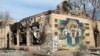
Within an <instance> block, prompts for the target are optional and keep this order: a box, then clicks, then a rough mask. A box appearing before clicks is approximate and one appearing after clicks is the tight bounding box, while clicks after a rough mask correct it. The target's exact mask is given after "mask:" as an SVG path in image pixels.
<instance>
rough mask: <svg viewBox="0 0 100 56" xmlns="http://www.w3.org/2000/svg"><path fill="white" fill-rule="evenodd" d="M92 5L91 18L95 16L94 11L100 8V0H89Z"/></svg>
mask: <svg viewBox="0 0 100 56" xmlns="http://www.w3.org/2000/svg"><path fill="white" fill-rule="evenodd" d="M89 2H90V3H91V4H92V6H93V11H92V19H95V18H96V12H97V10H99V9H100V0H89Z"/></svg>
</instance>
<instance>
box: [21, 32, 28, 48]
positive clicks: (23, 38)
mask: <svg viewBox="0 0 100 56" xmlns="http://www.w3.org/2000/svg"><path fill="white" fill-rule="evenodd" d="M26 44H27V39H26V34H25V33H24V34H22V33H21V35H20V45H23V46H25V45H26Z"/></svg>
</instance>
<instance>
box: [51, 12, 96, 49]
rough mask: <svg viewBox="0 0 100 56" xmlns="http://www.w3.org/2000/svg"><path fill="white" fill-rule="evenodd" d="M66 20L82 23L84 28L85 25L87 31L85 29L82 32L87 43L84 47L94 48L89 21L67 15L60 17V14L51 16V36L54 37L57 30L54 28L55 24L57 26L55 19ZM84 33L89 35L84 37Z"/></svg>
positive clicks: (91, 27) (90, 22)
mask: <svg viewBox="0 0 100 56" xmlns="http://www.w3.org/2000/svg"><path fill="white" fill-rule="evenodd" d="M66 18H70V19H75V20H79V22H81V23H83V24H84V26H85V27H87V26H86V25H85V24H88V28H89V29H85V31H84V35H85V43H87V44H86V45H87V47H89V48H92V47H95V42H94V35H93V26H92V21H91V20H89V19H84V18H79V17H73V16H67V15H60V14H51V22H52V33H53V36H55V35H54V34H55V32H57V30H58V28H57V27H55V24H57V23H56V22H55V19H62V20H66ZM86 33H88V34H89V35H88V36H86ZM71 49H72V48H71Z"/></svg>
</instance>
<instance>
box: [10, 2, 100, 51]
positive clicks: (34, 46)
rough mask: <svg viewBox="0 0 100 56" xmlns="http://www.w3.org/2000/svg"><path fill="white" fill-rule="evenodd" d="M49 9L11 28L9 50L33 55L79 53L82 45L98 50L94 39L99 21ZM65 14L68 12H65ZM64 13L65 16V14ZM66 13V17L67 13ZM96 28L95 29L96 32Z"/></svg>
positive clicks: (99, 27)
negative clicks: (41, 53)
mask: <svg viewBox="0 0 100 56" xmlns="http://www.w3.org/2000/svg"><path fill="white" fill-rule="evenodd" d="M62 5H63V3H61V4H60V5H58V6H57V10H50V11H47V12H43V13H40V14H37V15H34V16H29V17H27V18H24V19H22V20H21V21H20V22H17V23H15V24H13V26H12V27H11V37H10V41H9V43H10V48H14V49H24V50H28V51H35V52H55V51H57V50H67V51H69V50H70V51H78V50H79V48H80V45H81V44H84V45H86V46H87V47H88V48H94V47H96V44H97V45H98V47H99V41H95V40H98V35H96V37H97V38H95V37H94V36H95V35H94V29H95V27H96V26H95V25H97V26H98V27H97V28H98V30H97V31H98V32H97V31H95V34H96V33H98V34H99V31H100V26H99V25H100V21H97V20H92V19H91V18H90V17H87V16H81V15H80V14H78V13H76V14H73V13H69V12H66V11H64V10H63V8H62ZM67 11H70V9H68V10H67ZM64 12H65V13H64ZM66 13H67V14H66ZM97 28H96V29H97Z"/></svg>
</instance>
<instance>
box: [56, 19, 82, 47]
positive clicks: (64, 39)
mask: <svg viewBox="0 0 100 56" xmlns="http://www.w3.org/2000/svg"><path fill="white" fill-rule="evenodd" d="M57 22H58V24H59V27H58V34H59V40H60V45H62V46H65V47H68V48H70V47H76V46H79V44H80V43H81V41H80V38H81V36H82V35H83V31H82V28H83V24H82V23H80V22H79V21H78V20H74V19H68V18H67V19H66V20H58V21H57Z"/></svg>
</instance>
